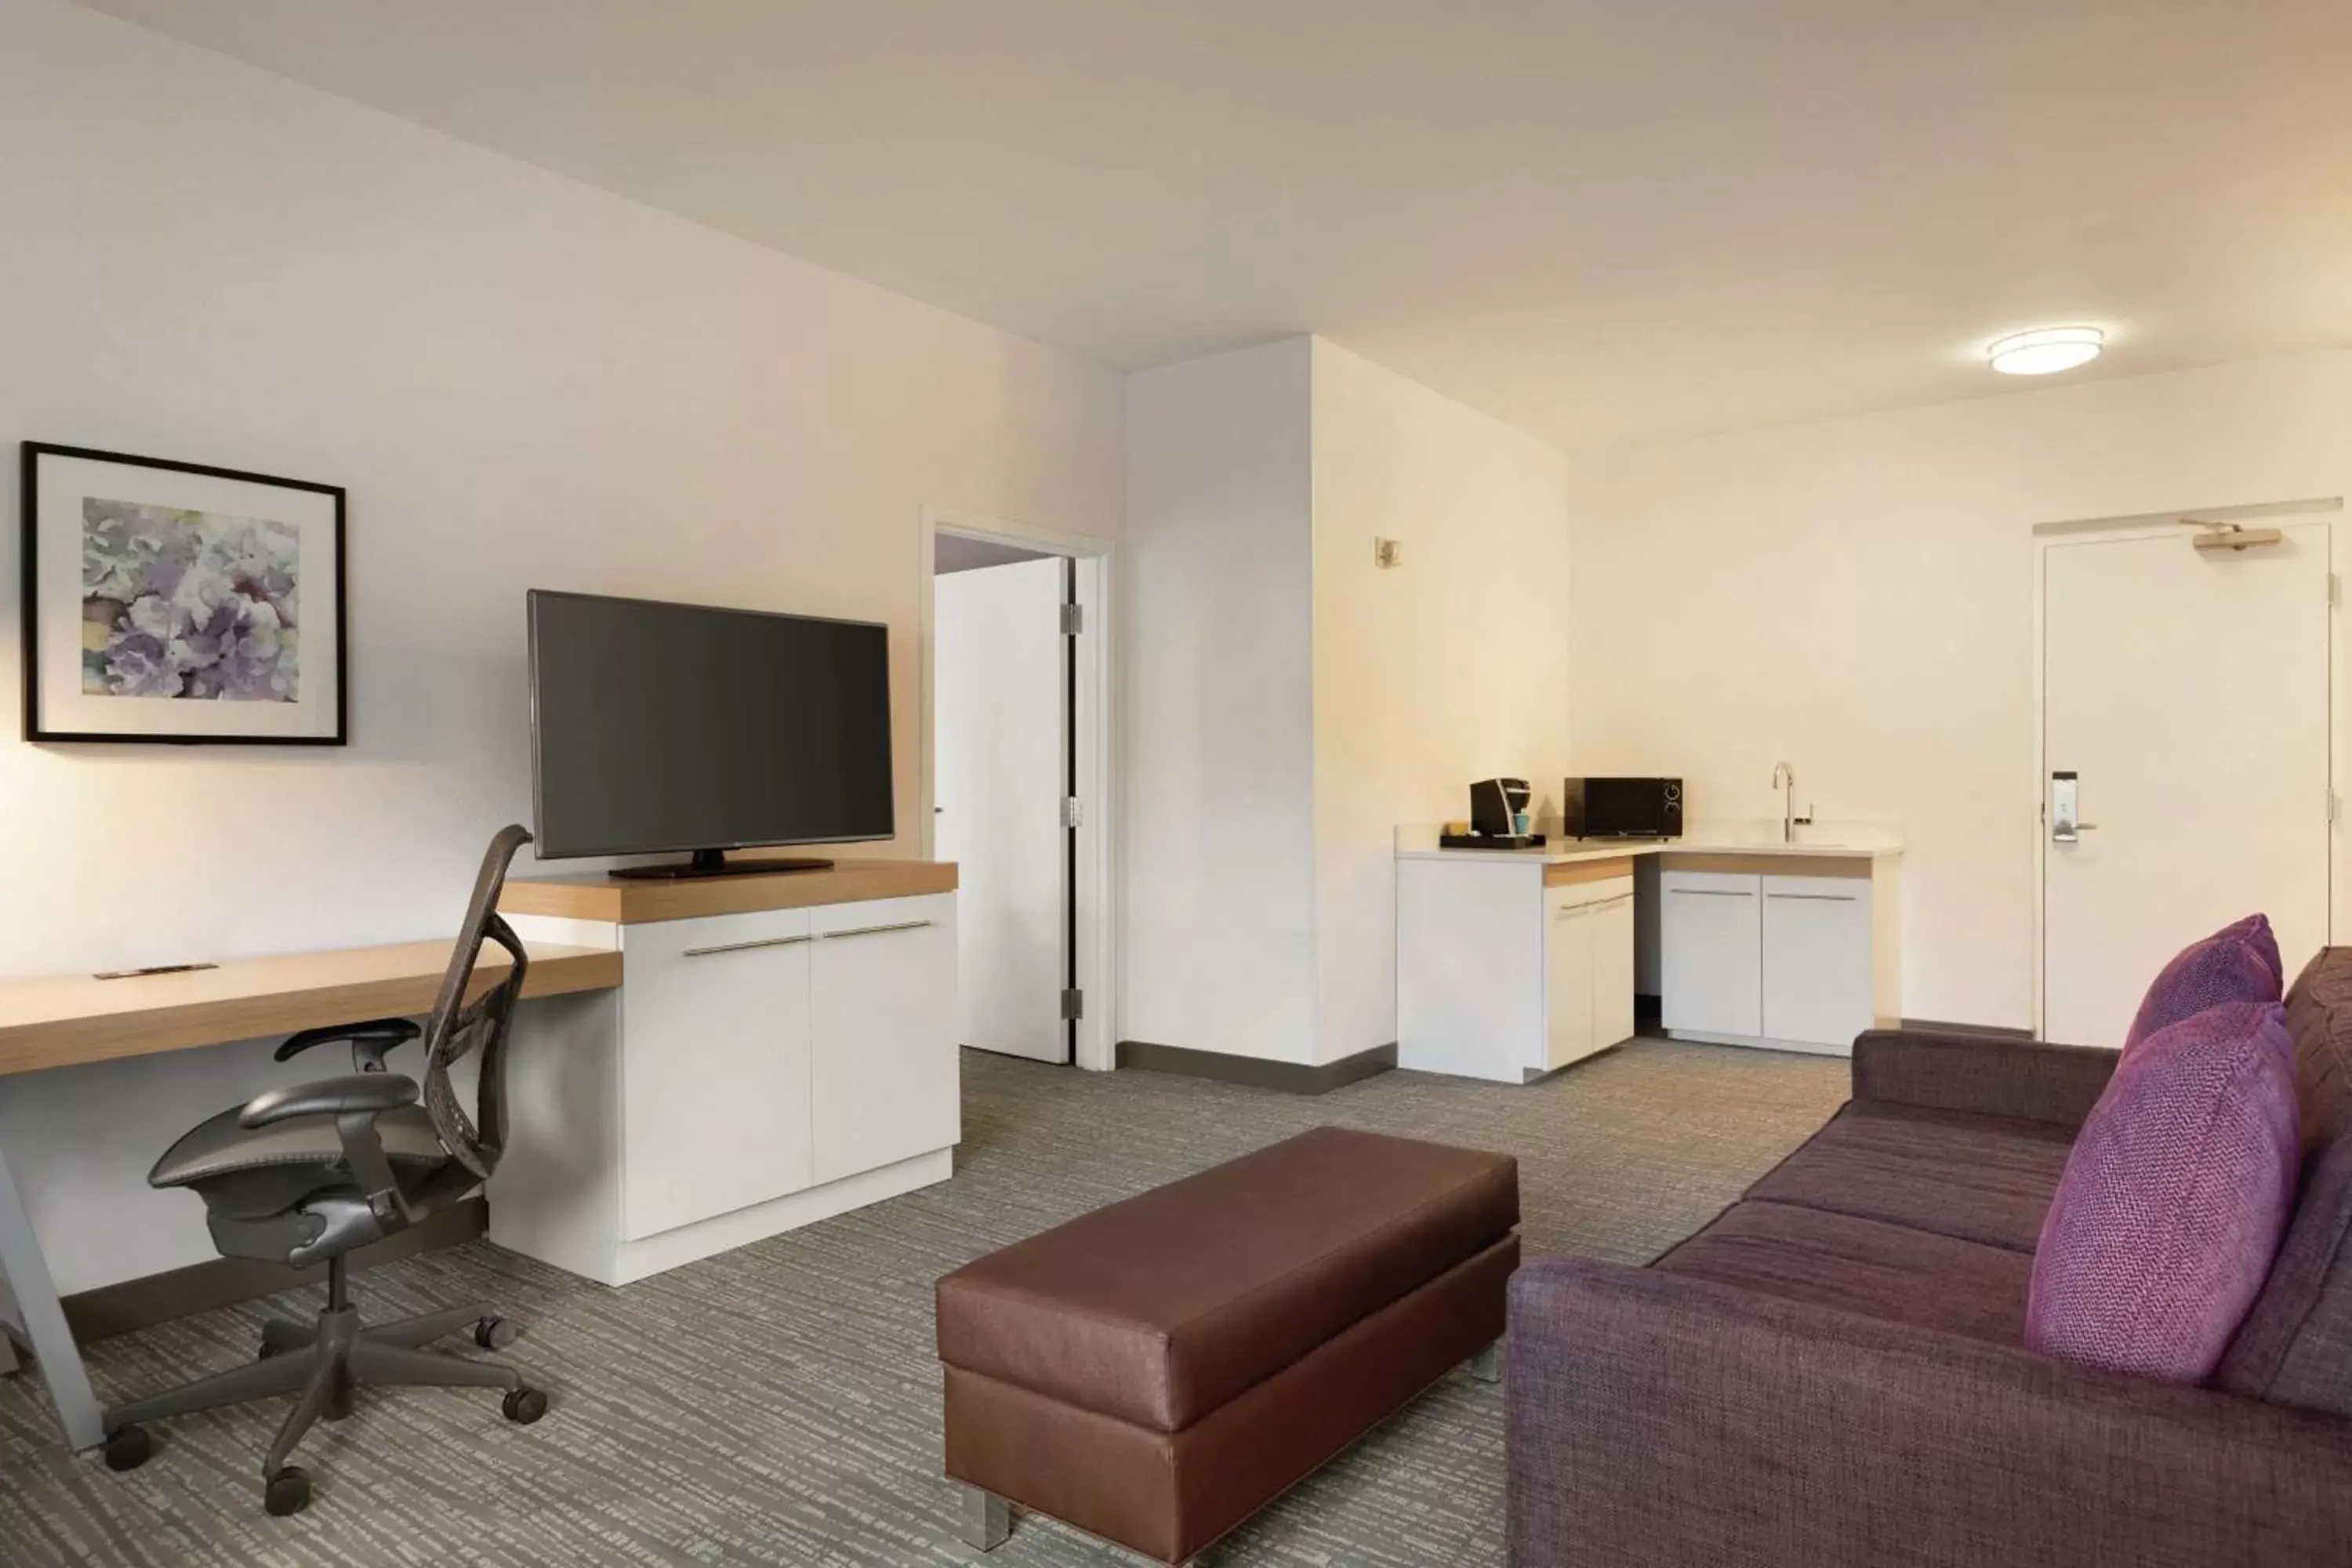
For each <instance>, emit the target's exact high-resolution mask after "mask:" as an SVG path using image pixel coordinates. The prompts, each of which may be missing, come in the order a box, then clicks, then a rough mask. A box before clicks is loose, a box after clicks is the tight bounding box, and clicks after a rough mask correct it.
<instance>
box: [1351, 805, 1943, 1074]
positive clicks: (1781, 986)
mask: <svg viewBox="0 0 2352 1568" xmlns="http://www.w3.org/2000/svg"><path fill="white" fill-rule="evenodd" d="M1438 832H1439V829H1438V826H1437V825H1436V824H1434V823H1423V824H1417V825H1412V826H1402V827H1400V828H1398V829H1397V830H1396V842H1395V851H1396V879H1397V881H1396V887H1397V1065H1398V1066H1400V1067H1405V1068H1419V1069H1422V1070H1423V1071H1429V1072H1442V1073H1453V1074H1458V1075H1464V1076H1468V1077H1474V1078H1485V1079H1496V1080H1499V1081H1502V1082H1507V1083H1508V1082H1527V1081H1531V1080H1533V1079H1538V1078H1541V1077H1543V1076H1545V1075H1547V1074H1549V1073H1552V1072H1556V1071H1558V1070H1559V1069H1560V1068H1563V1067H1566V1066H1568V1065H1570V1063H1572V1062H1575V1061H1577V1060H1580V1059H1581V1058H1584V1057H1586V1056H1589V1055H1591V1054H1592V1053H1593V1052H1594V1051H1597V1050H1602V1049H1606V1048H1607V1047H1610V1046H1612V1045H1614V1044H1617V1043H1618V1042H1620V1041H1622V1040H1623V1039H1625V1038H1627V1037H1630V1036H1631V1035H1632V1034H1633V1016H1634V1005H1633V998H1634V994H1635V993H1636V991H1643V992H1649V991H1654V992H1655V993H1656V994H1658V997H1659V1012H1660V1019H1661V1022H1662V1023H1663V1025H1664V1028H1665V1030H1666V1032H1667V1033H1668V1034H1669V1035H1671V1036H1673V1037H1675V1038H1677V1039H1685V1040H1699V1041H1706V1042H1711V1043H1717V1044H1723V1045H1741V1046H1763V1047H1770V1048H1774V1049H1780V1050H1797V1051H1826V1052H1840V1053H1843V1052H1845V1051H1849V1050H1851V1049H1852V1048H1853V1038H1854V1037H1855V1036H1856V1035H1858V1034H1860V1033H1861V1032H1862V1031H1864V1030H1865V1029H1868V1028H1871V1027H1872V1026H1875V1025H1885V1024H1887V1023H1889V1022H1892V1021H1893V1020H1894V1019H1895V1016H1897V1014H1898V1013H1899V1012H1900V1010H1901V995H1902V985H1901V974H1900V970H1899V963H1898V958H1899V953H1900V950H1901V941H1900V935H1899V932H1898V930H1897V918H1898V915H1899V911H1900V910H1901V907H1902V900H1901V895H1900V891H1899V887H1898V882H1897V876H1898V872H1899V870H1900V868H1901V864H1902V858H1903V840H1902V835H1901V832H1900V830H1899V829H1898V828H1897V827H1896V826H1895V825H1893V824H1890V823H1861V822H1824V823H1817V824H1806V825H1801V826H1799V827H1798V828H1797V835H1798V837H1797V840H1796V842H1794V843H1787V842H1784V841H1783V840H1782V838H1781V824H1780V821H1779V819H1777V818H1773V819H1766V820H1750V821H1744V822H1743V821H1733V822H1718V823H1702V824H1695V825H1694V826H1693V827H1692V829H1691V831H1689V832H1687V833H1685V834H1684V835H1683V836H1682V837H1679V838H1664V839H1660V838H1618V839H1603V838H1584V839H1576V838H1570V839H1561V840H1555V841H1554V842H1551V843H1549V844H1546V845H1544V846H1542V847H1539V848H1531V849H1441V848H1440V847H1438V843H1437V838H1438Z"/></svg>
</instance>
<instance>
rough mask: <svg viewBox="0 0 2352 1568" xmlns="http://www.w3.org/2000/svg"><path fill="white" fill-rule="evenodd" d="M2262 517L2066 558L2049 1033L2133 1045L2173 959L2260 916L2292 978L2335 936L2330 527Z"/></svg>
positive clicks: (2046, 735)
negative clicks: (2237, 535)
mask: <svg viewBox="0 0 2352 1568" xmlns="http://www.w3.org/2000/svg"><path fill="white" fill-rule="evenodd" d="M2260 526H2263V527H2266V528H2267V527H2276V528H2278V529H2279V530H2280V532H2281V535H2282V537H2281V539H2280V540H2279V542H2276V543H2274V544H2263V545H2258V546H2255V547H2253V548H2251V549H2248V550H2245V551H2242V552H2232V551H2216V550H2199V549H2196V548H2194V545H2193V540H2194V537H2195V535H2194V534H2193V533H2192V532H2191V531H2189V529H2186V528H2183V529H2179V530H2177V531H2173V532H2171V533H2168V534H2163V535H2158V536H2149V535H2145V534H2143V535H2140V536H2137V537H2122V538H2115V537H2110V538H2104V539H2100V538H2092V539H2083V540H2079V541H2076V540H2067V541H2063V542H2052V543H2051V544H2049V545H2048V546H2047V547H2046V549H2045V551H2044V553H2043V559H2042V758H2043V767H2044V773H2045V776H2044V778H2043V781H2042V788H2043V791H2044V793H2043V796H2042V803H2043V823H2042V837H2043V844H2042V1035H2043V1037H2045V1038H2048V1039H2052V1040H2059V1041H2063V1042H2065V1043H2067V1044H2070V1045H2085V1046H2119V1045H2121V1044H2122V1043H2123V1038H2124V1033H2125V1030H2126V1028H2127V1027H2128V1026H2130V1023H2131V1018H2132V1015H2133V1013H2134V1012H2135V1011H2136V1010H2137V1007H2138V1005H2139V1001H2140V997H2141V995H2142V994H2143V993H2145V992H2146V990H2147V984H2148V982H2149V981H2150V980H2152V979H2154V978H2155V976H2156V972H2157V971H2158V969H2159V968H2161V967H2162V966H2163V964H2164V963H2165V961H2166V960H2167V959H2168V958H2170V957H2171V956H2172V955H2173V954H2174V953H2175V952H2179V950H2180V949H2181V948H2182V947H2183V946H2185V945H2187V944H2188V943H2189V942H2190V941H2191V940H2193V939H2194V938H2197V937H2199V936H2202V935H2204V934H2206V933H2208V932H2210V931H2213V930H2214V929H2215V928H2217V927H2219V926H2221V925H2223V924H2225V923H2226V922H2228V921H2233V920H2236V919H2238V918H2239V917H2240V916H2242V915H2247V914H2252V913H2255V912H2257V911H2259V912H2261V913H2263V914H2267V915H2268V916H2270V919H2271V923H2272V925H2273V927H2274V928H2275V929H2276V931H2277V932H2278V939H2279V948H2280V951H2281V953H2282V954H2283V956H2284V959H2285V962H2286V966H2287V978H2288V979H2290V980H2292V979H2293V978H2294V973H2295V971H2296V969H2297V968H2298V967H2300V966H2301V964H2302V963H2304V961H2305V959H2308V958H2309V957H2310V956H2311V954H2312V953H2313V952H2315V951H2316V950H2317V949H2318V948H2319V947H2320V946H2322V945H2323V944H2325V943H2326V941H2327V940H2328V909H2329V904H2328V876H2329V852H2330V847H2331V844H2330V839H2331V832H2332V830H2331V828H2330V826H2329V818H2330V810H2331V795H2330V793H2329V792H2330V789H2331V784H2332V781H2331V778H2330V768H2329V758H2330V754H2331V748H2332V736H2331V730H2330V713H2329V703H2328V689H2329V679H2330V658H2331V655H2330V649H2329V631H2330V622H2331V619H2332V616H2331V609H2330V605H2329V589H2328V552H2329V527H2328V524H2327V523H2326V521H2312V520H2309V519H2307V518H2306V519H2304V520H2295V519H2286V518H2281V519H2269V518H2265V519H2263V520H2262V522H2261V524H2260ZM2066 774H2073V775H2074V778H2073V780H2072V781H2071V783H2072V787H2073V790H2074V797H2075V798H2074V801H2073V803H2072V807H2073V816H2074V825H2073V826H2070V825H2069V824H2068V823H2067V822H2066V821H2064V820H2063V816H2065V814H2066V805H2067V803H2066V801H2065V799H2064V790H2065V788H2066V784H2067V781H2066V780H2065V779H2064V776H2063V775H2066Z"/></svg>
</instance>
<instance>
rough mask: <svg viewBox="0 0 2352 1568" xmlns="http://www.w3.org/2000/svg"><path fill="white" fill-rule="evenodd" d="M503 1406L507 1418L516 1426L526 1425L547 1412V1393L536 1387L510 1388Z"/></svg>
mask: <svg viewBox="0 0 2352 1568" xmlns="http://www.w3.org/2000/svg"><path fill="white" fill-rule="evenodd" d="M504 1408H505V1410H506V1413H507V1419H508V1420H509V1421H511V1422H513V1423H514V1424H515V1425H516V1426H530V1424H531V1423H532V1422H534V1421H536V1420H538V1419H539V1418H540V1417H541V1416H542V1415H546V1414H547V1395H545V1394H541V1392H540V1391H539V1390H537V1389H536V1388H510V1389H509V1390H508V1391H507V1397H506V1404H505V1406H504Z"/></svg>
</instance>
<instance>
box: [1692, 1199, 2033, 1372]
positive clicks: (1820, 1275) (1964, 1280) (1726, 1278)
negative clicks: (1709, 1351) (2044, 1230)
mask: <svg viewBox="0 0 2352 1568" xmlns="http://www.w3.org/2000/svg"><path fill="white" fill-rule="evenodd" d="M1654 1267H1655V1268H1661V1269H1664V1271H1665V1272H1667V1273H1669V1274H1685V1275H1688V1276H1690V1277H1691V1278H1692V1279H1712V1280H1714V1281H1716V1282H1717V1284H1722V1285H1738V1286H1740V1287H1742V1288H1744V1289H1749V1290H1759V1291H1761V1292H1763V1293H1764V1294H1765V1295H1768V1296H1780V1297H1785V1298H1787V1299H1789V1300H1796V1301H1811V1302H1812V1303H1814V1304H1815V1305H1817V1306H1822V1307H1835V1308H1839V1309H1841V1310H1845V1311H1849V1312H1859V1313H1861V1314H1863V1315H1864V1317H1870V1318H1876V1319H1879V1320H1880V1321H1885V1322H1895V1323H1908V1324H1910V1325H1912V1326H1913V1327H1915V1328H1922V1329H1940V1330H1943V1331H1947V1332H1949V1333H1956V1334H1966V1335H1968V1336H1969V1337H1970V1338H1971V1339H1979V1340H1992V1341H1995V1342H2000V1343H2003V1344H2015V1343H2016V1342H2017V1337H2018V1335H2019V1334H2020V1333H2021V1332H2023V1331H2024V1328H2025V1287H2026V1281H2027V1279H2028V1278H2029V1277H2030V1275H2031V1274H2032V1268H2033V1259H2032V1258H2030V1257H2028V1256H2027V1255H2025V1254H2024V1253H2022V1252H2014V1251H2011V1249H2010V1248H2008V1247H1987V1246H1985V1245H1984V1244H1983V1243H1981V1242H1975V1241H1961V1240H1959V1239H1958V1238H1956V1237H1948V1236H1937V1235H1936V1234H1934V1233H1933V1232H1931V1231H1924V1230H1914V1229H1912V1228H1911V1227H1910V1226H1900V1225H1888V1224H1886V1223H1885V1221H1883V1220H1874V1219H1857V1218H1855V1217H1854V1216H1853V1215H1842V1214H1829V1213H1826V1212H1824V1211H1822V1210H1821V1209H1810V1208H1799V1207H1796V1206H1794V1205H1789V1204H1775V1203H1766V1202H1763V1201H1761V1200H1759V1199H1756V1198H1749V1199H1748V1200H1746V1201H1745V1202H1742V1203H1737V1204H1734V1205H1731V1207H1730V1208H1728V1209H1726V1210H1725V1211H1724V1212H1723V1213H1722V1214H1721V1215H1718V1216H1717V1219H1716V1220H1715V1222H1714V1223H1713V1224H1712V1225H1709V1226H1707V1227H1706V1229H1705V1230H1702V1231H1700V1232H1699V1233H1698V1234H1697V1235H1696V1236H1694V1237H1691V1238H1690V1239H1689V1240H1687V1241H1685V1242H1684V1243H1683V1244H1682V1245H1681V1246H1679V1247H1675V1249H1674V1250H1673V1251H1672V1252H1669V1253H1667V1254H1666V1255H1665V1256H1664V1258H1659V1259H1658V1261H1657V1263H1656V1264H1655V1265H1654Z"/></svg>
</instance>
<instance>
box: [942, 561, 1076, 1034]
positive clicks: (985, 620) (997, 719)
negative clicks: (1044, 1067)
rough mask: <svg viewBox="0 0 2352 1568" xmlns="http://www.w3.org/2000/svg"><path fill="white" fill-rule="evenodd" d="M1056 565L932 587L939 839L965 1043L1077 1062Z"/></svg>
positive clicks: (1060, 571) (972, 575)
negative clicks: (1065, 999) (954, 882)
mask: <svg viewBox="0 0 2352 1568" xmlns="http://www.w3.org/2000/svg"><path fill="white" fill-rule="evenodd" d="M1068 565H1069V563H1067V562H1066V561H1064V560H1062V559H1060V558H1059V557H1053V558H1048V559H1045V560H1037V561H1020V562H1014V563H1010V564H1007V565H1002V566H984V567H980V568H978V569H975V570H972V571H968V572H949V573H944V574H941V575H940V576H939V577H938V578H936V579H935V580H934V581H933V583H932V600H931V603H932V627H933V635H934V637H936V638H937V641H936V643H935V644H934V646H933V650H932V668H933V673H932V688H931V690H932V723H933V725H934V734H933V742H932V757H933V759H934V763H933V765H934V767H935V768H936V770H937V772H936V774H935V776H934V778H933V781H932V788H933V802H934V804H935V805H937V806H938V807H939V814H938V818H937V831H936V836H935V837H934V840H933V842H934V843H935V844H936V846H937V848H938V854H939V857H940V859H942V860H952V861H954V862H956V864H957V866H958V867H959V868H960V869H959V873H958V892H959V895H960V896H959V900H958V910H959V912H958V916H957V926H958V930H959V932H960V935H961V941H960V942H959V943H958V951H957V962H958V967H959V969H960V971H961V980H962V1035H961V1037H962V1040H963V1043H964V1044H965V1045H968V1046H977V1047H980V1048H981V1049H982V1050H990V1051H1003V1052H1005V1053H1008V1054H1010V1055H1013V1056H1020V1057H1033V1058H1036V1059H1037V1060H1039V1061H1048V1062H1066V1061H1068V1060H1069V1059H1070V1028H1069V1026H1068V1025H1067V1024H1066V1023H1065V1022H1064V1021H1063V1018H1062V992H1063V989H1064V987H1065V986H1066V984H1068V979H1067V976H1068V973H1069V910H1070V898H1069V894H1070V873H1069V859H1068V856H1069V830H1068V828H1067V827H1066V826H1065V825H1064V822H1063V815H1062V812H1063V802H1064V801H1065V800H1066V798H1067V797H1068V795H1069V793H1070V790H1069V784H1068V767H1069V694H1068V681H1067V678H1068V668H1067V666H1068V655H1067V653H1066V650H1065V647H1064V645H1065V642H1066V638H1065V637H1064V636H1063V634H1062V604H1063V600H1064V596H1065V593H1066V588H1065V574H1066V571H1067V569H1068Z"/></svg>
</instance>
